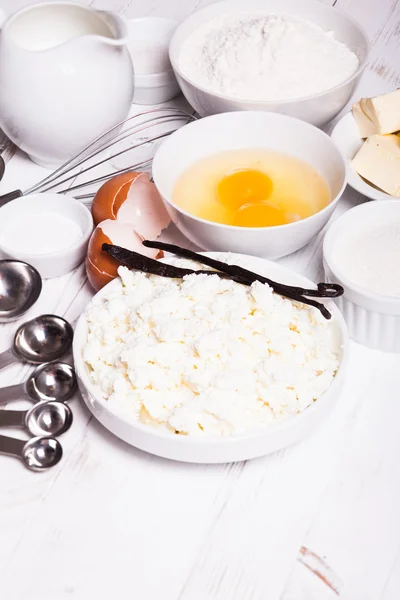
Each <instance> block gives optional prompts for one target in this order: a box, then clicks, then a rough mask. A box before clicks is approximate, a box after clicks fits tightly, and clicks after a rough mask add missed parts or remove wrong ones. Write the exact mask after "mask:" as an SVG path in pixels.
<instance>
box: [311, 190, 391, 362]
mask: <svg viewBox="0 0 400 600" xmlns="http://www.w3.org/2000/svg"><path fill="white" fill-rule="evenodd" d="M395 217H396V218H397V219H400V202H399V200H395V199H393V200H382V201H380V202H368V203H366V204H361V205H359V206H356V207H355V208H352V209H351V210H349V211H348V212H346V213H345V214H344V215H342V216H341V217H339V218H338V219H337V220H336V221H335V222H334V223H333V225H331V227H330V228H329V230H328V232H327V234H326V236H325V240H324V246H323V255H324V268H325V275H326V279H327V281H329V282H331V283H339V284H340V285H342V286H343V287H344V290H345V291H344V295H343V296H341V297H340V298H338V299H337V301H336V302H337V305H338V307H339V310H340V311H341V313H342V314H343V316H344V318H345V321H346V323H347V326H348V328H349V333H350V337H351V338H352V339H353V340H355V341H356V342H359V343H360V344H363V345H365V346H368V347H370V348H375V349H377V350H384V351H385V352H400V298H394V297H389V296H383V295H379V294H376V293H373V292H369V291H368V290H366V289H363V288H362V287H360V286H359V285H357V284H355V283H354V282H353V281H351V280H350V279H348V277H347V276H346V274H345V273H343V271H342V269H341V268H340V266H339V265H338V264H337V262H336V258H335V245H336V244H337V243H338V240H342V241H343V240H344V239H345V237H348V236H351V235H352V234H353V235H354V234H355V233H358V232H359V231H360V230H362V228H363V227H367V226H368V225H369V224H370V223H372V222H376V220H377V219H379V221H380V222H383V221H384V220H385V219H386V218H387V222H391V221H392V220H393V219H394V218H395ZM349 260H351V256H349Z"/></svg>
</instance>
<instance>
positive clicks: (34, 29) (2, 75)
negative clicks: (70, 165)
mask: <svg viewBox="0 0 400 600" xmlns="http://www.w3.org/2000/svg"><path fill="white" fill-rule="evenodd" d="M127 37H128V29H127V27H126V25H125V21H124V20H123V19H122V18H121V17H119V16H118V15H115V14H113V13H109V12H104V11H97V10H93V9H90V8H87V7H84V6H82V5H79V4H74V3H70V2H52V3H50V4H49V3H42V4H35V5H33V6H29V7H28V8H25V9H23V10H21V11H19V12H17V13H16V14H14V15H12V16H11V17H10V18H9V19H7V20H6V21H5V23H4V24H3V26H2V28H1V31H0V127H1V128H2V129H3V130H4V132H5V133H6V134H7V135H8V136H9V137H10V139H11V140H12V141H13V142H14V143H15V144H16V145H17V146H19V147H20V148H21V149H22V150H24V151H25V152H26V153H27V154H28V155H29V156H30V158H31V159H32V160H34V161H35V162H37V163H39V164H41V165H43V166H47V167H54V166H57V165H60V164H61V163H63V162H64V161H66V160H67V159H68V158H71V157H72V156H74V155H76V154H77V153H78V152H79V151H80V150H81V149H82V148H83V147H84V146H86V145H87V144H88V143H89V142H91V141H92V140H93V139H94V138H96V137H97V136H98V135H100V134H101V133H103V132H105V131H106V130H108V129H109V128H110V127H112V126H114V125H116V124H117V123H119V122H120V121H122V120H123V119H125V118H126V117H127V115H128V113H129V109H130V107H131V102H132V97H133V67H132V61H131V58H130V55H129V52H128V50H127V49H126V48H125V43H126V41H127Z"/></svg>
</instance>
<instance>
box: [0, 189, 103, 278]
mask: <svg viewBox="0 0 400 600" xmlns="http://www.w3.org/2000/svg"><path fill="white" fill-rule="evenodd" d="M92 231H93V219H92V215H91V213H90V211H89V210H88V209H87V208H86V206H84V205H83V204H82V203H81V202H79V201H78V200H75V198H71V197H69V196H63V195H61V194H55V193H51V192H45V193H42V194H30V195H28V196H22V197H21V198H17V199H16V200H12V201H11V202H9V203H8V204H5V205H4V206H3V207H1V208H0V251H1V252H2V253H3V254H4V255H5V256H7V257H10V258H16V259H18V260H22V261H24V262H27V263H29V264H31V265H33V266H34V267H35V268H36V269H37V270H38V271H39V273H40V275H41V276H42V277H43V279H51V278H53V277H59V276H61V275H65V273H68V272H69V271H72V270H73V269H75V267H77V266H78V265H79V264H80V263H81V262H82V261H83V260H84V258H85V255H86V249H87V245H88V242H89V238H90V236H91V233H92Z"/></svg>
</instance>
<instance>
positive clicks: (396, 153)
mask: <svg viewBox="0 0 400 600" xmlns="http://www.w3.org/2000/svg"><path fill="white" fill-rule="evenodd" d="M351 164H352V166H353V168H354V169H355V170H356V171H357V173H358V174H359V175H361V177H364V179H366V180H367V181H369V182H370V183H372V184H373V185H375V186H376V187H378V188H380V189H381V190H383V191H384V192H386V193H387V194H390V195H391V196H399V197H400V136H398V135H377V134H375V135H371V136H370V137H369V138H368V139H367V140H365V142H364V143H363V145H362V146H361V148H360V150H359V151H358V152H357V154H356V155H355V157H354V158H353V160H352V163H351Z"/></svg>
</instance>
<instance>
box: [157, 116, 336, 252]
mask: <svg viewBox="0 0 400 600" xmlns="http://www.w3.org/2000/svg"><path fill="white" fill-rule="evenodd" d="M232 148H235V149H239V148H263V149H268V150H276V151H278V152H284V153H286V154H290V155H292V156H295V157H297V158H299V159H301V160H303V161H305V162H307V163H308V164H310V165H311V166H312V167H314V168H315V169H316V170H317V171H318V172H319V173H320V174H321V175H322V176H323V177H324V178H325V179H326V181H327V183H328V185H329V188H330V192H331V198H332V200H331V202H330V203H329V204H328V206H326V207H325V208H324V209H323V210H321V211H319V212H317V213H316V214H314V215H312V216H311V217H308V218H306V219H302V220H300V221H296V222H295V223H289V224H288V225H279V226H273V227H236V226H233V225H223V224H221V223H214V222H212V221H206V220H205V219H200V218H199V217H195V216H194V215H192V214H190V213H188V212H186V211H185V210H183V209H182V208H180V207H178V206H176V205H175V204H174V203H173V200H172V193H173V188H174V185H175V182H176V180H177V178H178V177H179V175H180V174H181V173H182V172H183V171H184V170H185V169H187V168H188V167H189V166H190V165H192V164H193V163H195V162H196V161H198V160H199V159H201V158H204V157H205V156H209V155H210V154H213V153H215V152H221V151H223V150H230V149H232ZM153 178H154V183H155V184H156V186H157V188H158V191H159V192H160V194H161V197H162V199H163V201H164V204H165V207H166V209H167V211H168V213H169V215H170V217H171V219H172V221H173V222H174V223H175V225H176V226H177V227H178V229H179V230H180V231H181V232H182V233H183V234H184V235H185V236H186V237H187V238H189V240H191V241H192V242H194V243H195V244H196V245H197V246H199V247H200V248H203V249H204V250H218V251H227V250H229V251H232V252H241V253H243V254H252V255H254V256H263V257H266V258H273V259H275V258H279V257H281V256H285V255H286V254H290V253H291V252H295V251H296V250H299V248H302V247H303V246H305V244H307V243H308V242H309V241H310V240H311V239H312V238H313V237H314V236H315V235H316V234H317V233H318V232H319V231H320V230H321V229H322V228H323V227H324V226H325V225H326V223H327V222H328V220H329V218H330V217H331V215H332V213H333V211H334V209H335V207H336V204H337V203H338V202H339V199H340V197H341V195H342V193H343V190H344V188H345V187H346V168H345V164H344V161H343V158H342V156H341V154H340V152H339V150H338V149H337V148H336V146H335V144H334V143H333V142H332V140H331V139H330V137H329V136H328V135H326V134H325V133H324V132H323V131H321V130H320V129H317V128H316V127H314V126H313V125H310V124H309V123H306V122H305V121H300V120H299V119H294V118H293V117H287V116H285V115H280V114H277V113H268V112H261V111H238V112H229V113H222V114H218V115H213V116H211V117H205V118H204V119H199V120H197V121H194V122H192V123H190V124H189V125H186V126H185V127H182V128H181V129H179V130H178V131H176V132H174V133H173V134H172V135H171V136H169V137H168V138H167V139H166V140H165V141H164V142H163V143H162V144H161V146H160V147H159V149H158V150H157V152H156V154H155V157H154V160H153Z"/></svg>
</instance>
